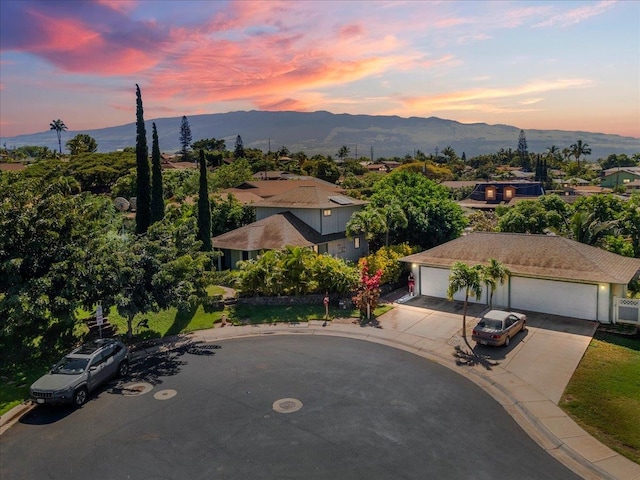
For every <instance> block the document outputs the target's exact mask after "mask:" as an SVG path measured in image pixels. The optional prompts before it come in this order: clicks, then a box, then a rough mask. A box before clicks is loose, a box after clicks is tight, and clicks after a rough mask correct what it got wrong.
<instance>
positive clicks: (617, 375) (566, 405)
mask: <svg viewBox="0 0 640 480" xmlns="http://www.w3.org/2000/svg"><path fill="white" fill-rule="evenodd" d="M560 406H561V407H562V408H563V409H564V410H565V411H566V412H567V413H568V414H569V415H570V416H571V417H572V418H573V419H574V420H575V421H576V422H577V423H578V424H580V426H581V427H582V428H584V429H585V430H586V431H587V432H589V433H590V434H591V435H593V436H594V437H595V438H597V439H598V440H600V441H601V442H602V443H604V444H605V445H608V446H609V447H611V448H612V449H614V450H616V451H617V452H618V453H620V454H622V455H624V456H626V457H627V458H629V459H631V460H633V461H634V462H636V463H640V338H639V337H638V335H636V336H635V337H622V336H619V335H614V334H611V333H604V332H597V333H596V335H595V337H594V339H593V340H592V341H591V344H590V345H589V347H588V348H587V351H586V352H585V355H584V357H583V359H582V361H581V362H580V365H579V366H578V368H577V369H576V372H575V373H574V375H573V377H572V378H571V381H570V382H569V385H568V386H567V388H566V390H565V392H564V395H563V397H562V399H561V401H560Z"/></svg>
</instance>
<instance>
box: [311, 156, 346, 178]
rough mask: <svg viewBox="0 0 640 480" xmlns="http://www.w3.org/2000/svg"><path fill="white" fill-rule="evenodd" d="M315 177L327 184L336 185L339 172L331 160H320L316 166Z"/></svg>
mask: <svg viewBox="0 0 640 480" xmlns="http://www.w3.org/2000/svg"><path fill="white" fill-rule="evenodd" d="M315 176H316V177H317V178H319V179H321V180H324V181H326V182H329V183H336V182H337V181H338V179H339V178H340V170H338V167H337V165H336V164H335V163H334V162H333V161H331V160H321V161H319V162H318V163H317V164H316V173H315Z"/></svg>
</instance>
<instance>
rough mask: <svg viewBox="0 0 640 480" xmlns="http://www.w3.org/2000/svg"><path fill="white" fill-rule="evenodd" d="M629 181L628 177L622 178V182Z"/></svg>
mask: <svg viewBox="0 0 640 480" xmlns="http://www.w3.org/2000/svg"><path fill="white" fill-rule="evenodd" d="M630 181H631V179H630V178H623V179H622V183H629V182H630Z"/></svg>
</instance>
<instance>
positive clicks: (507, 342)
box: [504, 335, 511, 347]
mask: <svg viewBox="0 0 640 480" xmlns="http://www.w3.org/2000/svg"><path fill="white" fill-rule="evenodd" d="M510 343H511V338H510V337H509V335H507V338H506V340H505V341H504V346H505V347H508V346H509V344H510Z"/></svg>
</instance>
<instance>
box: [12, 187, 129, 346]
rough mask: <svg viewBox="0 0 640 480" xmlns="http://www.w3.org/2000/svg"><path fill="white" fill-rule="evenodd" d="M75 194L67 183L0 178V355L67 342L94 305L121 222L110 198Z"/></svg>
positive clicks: (62, 344) (61, 344)
mask: <svg viewBox="0 0 640 480" xmlns="http://www.w3.org/2000/svg"><path fill="white" fill-rule="evenodd" d="M72 193H74V192H73V190H72V185H70V183H69V182H68V181H67V179H65V178H59V179H43V178H29V179H24V178H20V177H17V176H16V177H4V176H0V318H2V323H1V324H0V329H1V332H0V352H3V353H7V354H9V353H15V354H16V355H23V354H25V355H26V354H28V353H29V350H30V349H32V348H33V342H34V341H36V339H40V340H39V342H40V343H39V346H40V349H41V350H46V349H57V348H61V347H63V346H65V345H67V344H68V343H69V342H72V341H73V335H74V327H75V325H76V320H77V318H76V315H77V311H78V309H79V308H80V307H82V306H87V305H91V304H93V303H95V301H96V300H97V296H96V295H95V292H97V291H99V290H100V288H99V287H98V285H100V284H101V283H102V282H103V280H104V277H103V276H102V274H101V273H100V272H101V269H102V267H103V265H108V264H109V262H110V261H111V259H110V257H109V256H103V255H102V253H101V252H103V251H104V249H103V248H102V247H101V245H103V244H105V243H108V241H109V238H111V232H113V231H114V230H115V231H117V229H118V228H119V224H118V219H119V218H120V217H119V216H117V213H116V211H115V208H114V207H113V204H112V202H111V201H110V199H108V198H106V197H98V196H93V195H89V194H86V193H85V194H72Z"/></svg>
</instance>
